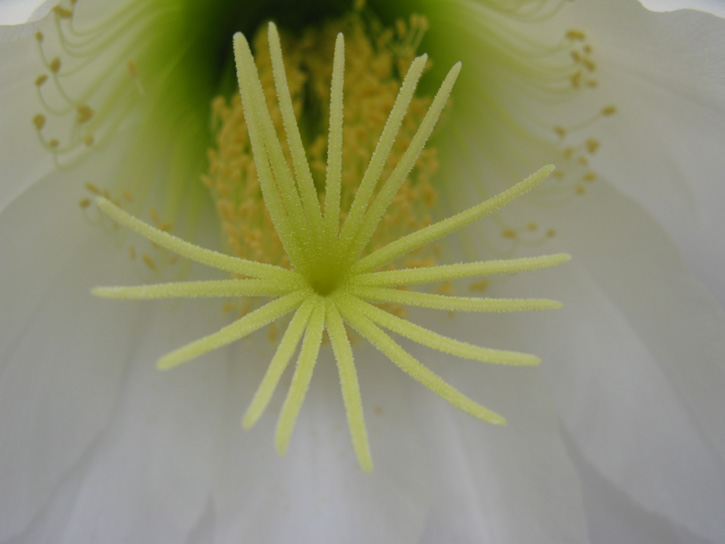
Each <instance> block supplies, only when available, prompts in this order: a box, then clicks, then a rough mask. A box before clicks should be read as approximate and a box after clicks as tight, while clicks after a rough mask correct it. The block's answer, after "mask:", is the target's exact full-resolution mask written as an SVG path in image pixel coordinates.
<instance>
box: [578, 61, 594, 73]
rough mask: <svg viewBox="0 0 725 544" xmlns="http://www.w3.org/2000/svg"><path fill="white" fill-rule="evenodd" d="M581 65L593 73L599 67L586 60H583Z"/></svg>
mask: <svg viewBox="0 0 725 544" xmlns="http://www.w3.org/2000/svg"><path fill="white" fill-rule="evenodd" d="M581 63H582V65H583V66H584V67H585V68H586V69H587V70H589V71H590V72H593V71H594V70H595V69H596V67H597V65H596V64H595V63H594V62H593V61H592V60H590V59H586V58H585V59H582V62H581Z"/></svg>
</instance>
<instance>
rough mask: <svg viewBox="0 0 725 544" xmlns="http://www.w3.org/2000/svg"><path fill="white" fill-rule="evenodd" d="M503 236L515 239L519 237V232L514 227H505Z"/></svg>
mask: <svg viewBox="0 0 725 544" xmlns="http://www.w3.org/2000/svg"><path fill="white" fill-rule="evenodd" d="M501 236H503V237H504V238H508V239H510V240H515V239H516V238H517V237H518V233H517V232H516V231H515V230H514V229H503V230H502V231H501Z"/></svg>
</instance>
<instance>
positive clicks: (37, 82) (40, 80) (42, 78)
mask: <svg viewBox="0 0 725 544" xmlns="http://www.w3.org/2000/svg"><path fill="white" fill-rule="evenodd" d="M46 81H48V76H46V75H45V74H41V75H39V76H38V77H37V78H35V86H36V87H40V86H41V85H42V84H43V83H45V82H46Z"/></svg>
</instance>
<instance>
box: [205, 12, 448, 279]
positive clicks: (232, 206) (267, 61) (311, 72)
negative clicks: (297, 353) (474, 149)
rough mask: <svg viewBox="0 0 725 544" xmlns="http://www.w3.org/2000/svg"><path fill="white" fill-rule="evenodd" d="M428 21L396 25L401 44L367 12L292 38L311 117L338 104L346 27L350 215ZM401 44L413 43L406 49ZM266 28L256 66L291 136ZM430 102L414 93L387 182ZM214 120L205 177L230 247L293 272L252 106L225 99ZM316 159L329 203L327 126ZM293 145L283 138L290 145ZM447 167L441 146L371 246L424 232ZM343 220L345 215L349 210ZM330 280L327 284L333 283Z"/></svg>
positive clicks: (292, 59)
mask: <svg viewBox="0 0 725 544" xmlns="http://www.w3.org/2000/svg"><path fill="white" fill-rule="evenodd" d="M424 20H425V19H424V18H415V19H414V23H412V24H411V25H410V29H409V28H408V25H407V24H406V23H405V22H403V21H398V22H397V23H396V32H397V40H398V41H397V42H396V41H394V40H393V38H392V37H391V36H390V33H388V32H385V31H384V30H377V31H372V30H370V29H369V28H368V27H367V25H366V24H365V23H363V21H362V18H361V17H360V16H359V15H356V14H352V15H349V16H348V17H346V18H345V19H343V20H340V21H331V22H328V23H326V24H325V25H323V26H322V27H321V28H311V29H308V30H307V31H306V32H305V33H304V34H303V35H302V36H301V37H299V38H293V37H291V36H287V35H284V34H283V35H282V36H281V37H282V42H283V45H284V47H285V50H286V51H289V53H288V54H287V56H286V58H285V61H286V62H285V67H286V75H287V80H288V86H289V91H290V94H291V95H292V106H293V109H294V112H295V114H296V115H298V116H300V115H302V117H303V118H304V114H303V113H302V109H303V104H306V105H308V107H309V104H314V105H317V106H316V107H315V106H313V110H316V111H319V112H324V111H325V106H324V104H326V103H327V102H329V99H330V88H329V83H328V82H329V80H330V76H331V66H332V62H331V61H332V57H331V55H330V52H331V50H332V44H333V43H334V40H335V36H336V34H337V32H338V31H339V30H341V29H344V30H345V34H346V48H347V50H348V55H347V56H346V59H345V82H344V100H345V124H344V128H343V138H342V142H343V143H342V156H343V160H342V164H341V173H340V177H341V180H340V181H341V187H340V191H341V194H340V201H341V202H340V209H341V210H346V209H347V208H348V207H349V206H350V204H351V203H352V199H353V197H354V196H355V192H356V189H357V184H358V183H359V181H360V176H361V175H362V173H363V171H362V170H363V169H364V167H365V166H366V165H367V163H368V162H369V160H370V157H371V156H372V153H373V151H374V149H375V144H376V142H377V135H378V134H379V133H380V132H381V131H382V128H383V126H384V125H385V122H386V120H387V112H388V111H389V110H390V108H391V107H392V104H393V102H394V101H395V97H396V95H397V93H398V90H399V88H400V83H401V80H402V74H404V73H405V71H407V69H408V67H409V66H410V63H411V62H412V60H413V58H414V55H415V50H414V48H413V46H412V42H414V41H415V40H414V39H412V38H411V37H410V35H409V33H411V32H416V33H417V32H420V28H421V27H422V26H424V23H423V21H424ZM400 42H403V43H406V44H407V43H408V42H411V45H408V46H406V47H400V46H399V44H400ZM267 44H268V37H267V31H266V29H262V30H260V32H258V33H257V35H256V37H255V40H254V49H255V51H257V55H256V61H257V65H258V69H259V75H260V80H261V82H262V88H263V91H264V94H265V98H266V102H267V105H268V107H269V108H270V113H271V116H272V121H273V123H274V126H275V129H276V131H277V133H278V134H281V133H282V130H283V124H282V115H281V112H280V110H279V107H278V105H277V104H276V103H275V101H274V98H275V96H276V91H275V87H274V78H273V69H272V62H271V57H270V55H269V53H268V52H267V50H268V45H267ZM430 101H431V100H430V98H427V97H414V98H413V99H412V101H411V104H410V107H409V111H408V114H407V116H406V118H405V120H404V121H403V126H402V128H401V131H400V134H399V136H398V141H397V142H396V146H395V147H394V148H393V150H392V151H391V153H390V156H389V158H388V161H387V163H386V166H385V168H384V169H383V172H382V174H381V177H383V178H384V177H386V176H388V175H390V173H391V172H392V170H393V168H394V167H395V165H396V164H397V162H399V160H400V158H401V156H402V154H403V152H404V151H405V149H406V148H407V146H408V145H409V144H410V141H411V139H412V137H413V135H414V133H415V130H416V128H417V126H418V125H419V124H420V121H421V120H422V118H423V116H424V114H425V111H426V109H427V107H428V106H429V104H430ZM212 115H213V118H214V124H215V126H217V127H218V130H217V136H216V145H215V147H214V148H213V149H210V150H209V151H208V158H209V169H208V172H207V173H206V174H205V175H204V176H203V177H202V180H203V181H204V183H205V184H206V185H207V187H208V188H209V189H210V191H211V193H212V196H213V197H214V200H215V202H216V208H217V212H218V214H219V217H220V219H221V221H222V229H223V232H224V237H225V240H226V242H227V243H228V244H229V247H230V248H231V249H232V251H233V252H234V253H235V254H236V255H237V256H239V257H242V258H250V259H254V260H258V261H261V262H266V263H271V264H277V265H280V266H284V267H289V266H290V262H289V259H288V257H287V255H286V254H285V252H284V249H283V247H282V244H281V243H280V241H279V238H278V236H277V233H276V231H275V229H274V228H273V225H272V221H271V218H270V216H269V211H268V210H267V208H266V206H265V204H264V201H263V200H262V192H261V188H260V185H259V181H258V178H257V171H256V167H255V163H254V160H253V156H252V149H251V145H250V141H249V137H248V135H247V126H246V123H245V120H244V113H243V110H242V103H241V100H240V97H239V95H238V94H235V95H234V96H232V97H231V99H229V100H227V99H225V98H224V97H217V98H215V99H214V101H213V102H212ZM309 121H310V123H309V125H310V126H315V125H319V126H325V125H326V124H327V117H326V116H323V118H322V119H315V118H310V119H309ZM307 140H308V145H307V150H306V151H307V157H306V158H307V160H308V161H309V163H310V169H311V174H312V176H313V179H314V183H315V187H316V190H317V193H318V196H317V197H318V199H320V201H321V202H322V204H323V205H324V200H325V195H324V192H323V190H324V183H323V179H324V176H325V174H326V170H327V165H326V156H327V153H328V135H327V134H326V133H325V132H324V131H322V130H319V131H318V132H316V133H315V132H311V133H309V134H308V135H307ZM282 141H283V139H282ZM283 149H284V153H285V157H286V160H287V162H288V164H289V165H290V166H291V165H292V159H291V157H290V154H289V148H288V146H287V145H286V142H284V141H283ZM437 169H438V159H437V153H436V151H435V149H433V148H428V149H425V150H423V152H422V153H421V154H420V156H419V157H418V160H417V161H416V164H415V166H414V168H413V170H412V172H411V173H410V176H409V177H408V179H407V180H406V182H405V183H404V184H403V186H402V187H401V189H400V192H399V193H398V195H396V197H395V199H394V201H393V205H392V206H391V208H390V210H389V211H388V213H387V214H386V216H385V217H384V219H383V222H382V223H381V226H380V228H378V230H377V231H376V233H375V236H374V237H373V239H372V241H371V247H373V248H375V247H381V246H382V245H385V244H386V243H387V242H389V241H391V240H393V239H395V238H397V237H399V236H400V235H402V234H405V233H407V232H411V231H414V230H417V229H419V228H421V227H424V226H426V224H428V223H429V222H430V219H429V213H428V212H429V210H431V209H432V207H433V206H434V204H435V202H436V200H437V193H436V191H435V189H434V188H433V187H432V185H431V183H430V180H431V179H432V178H433V176H434V175H435V173H436V171H437ZM339 216H340V218H341V219H344V218H345V213H344V212H342V211H341V212H340V214H339ZM322 283H325V282H324V281H323V282H322Z"/></svg>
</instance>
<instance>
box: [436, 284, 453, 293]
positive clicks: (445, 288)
mask: <svg viewBox="0 0 725 544" xmlns="http://www.w3.org/2000/svg"><path fill="white" fill-rule="evenodd" d="M435 292H436V293H438V294H439V295H452V294H453V293H454V291H453V284H452V283H451V282H450V281H446V282H443V283H442V284H440V285H439V286H438V287H436V290H435Z"/></svg>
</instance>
